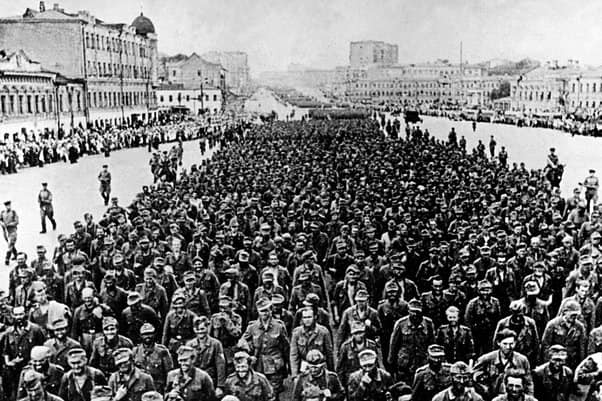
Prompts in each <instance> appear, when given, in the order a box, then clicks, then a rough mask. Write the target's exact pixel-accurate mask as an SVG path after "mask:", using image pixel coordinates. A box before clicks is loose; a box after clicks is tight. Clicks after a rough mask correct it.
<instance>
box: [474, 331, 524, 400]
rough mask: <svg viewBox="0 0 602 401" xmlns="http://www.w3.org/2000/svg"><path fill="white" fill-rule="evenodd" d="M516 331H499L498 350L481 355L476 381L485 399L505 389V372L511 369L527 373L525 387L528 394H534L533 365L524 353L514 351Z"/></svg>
mask: <svg viewBox="0 0 602 401" xmlns="http://www.w3.org/2000/svg"><path fill="white" fill-rule="evenodd" d="M516 337H517V335H516V332H515V331H512V330H509V329H504V330H502V331H500V332H499V333H497V338H496V341H497V345H498V347H499V349H498V350H496V351H491V352H489V353H487V354H485V355H481V357H479V359H478V360H477V363H476V364H475V367H474V381H475V386H476V388H477V391H479V393H480V394H481V395H483V397H484V398H485V399H491V398H492V397H493V396H495V395H496V394H500V393H502V392H503V390H504V387H503V386H504V374H505V373H506V372H507V371H508V370H510V369H522V370H523V372H526V373H525V375H526V376H525V387H526V392H527V393H528V394H533V379H532V377H531V365H530V364H529V360H528V359H527V357H526V356H524V355H523V354H520V353H518V352H516V351H514V348H515V346H516Z"/></svg>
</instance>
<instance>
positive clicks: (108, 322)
mask: <svg viewBox="0 0 602 401" xmlns="http://www.w3.org/2000/svg"><path fill="white" fill-rule="evenodd" d="M117 326H118V324H117V320H116V319H115V318H114V317H110V316H109V317H105V318H104V319H103V320H102V335H101V336H98V337H97V338H96V339H95V340H94V342H93V343H92V352H91V353H90V366H92V367H95V368H97V369H99V370H100V371H101V372H102V373H103V374H105V375H106V376H108V375H110V374H111V373H113V372H114V371H115V363H114V358H113V352H114V351H115V350H117V349H120V348H129V349H131V348H133V347H134V344H133V343H132V341H131V340H130V339H129V338H127V337H124V336H122V335H120V334H117Z"/></svg>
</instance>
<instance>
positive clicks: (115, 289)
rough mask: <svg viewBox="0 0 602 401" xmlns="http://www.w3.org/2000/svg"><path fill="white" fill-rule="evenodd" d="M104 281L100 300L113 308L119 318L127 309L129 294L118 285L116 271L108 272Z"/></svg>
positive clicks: (99, 296)
mask: <svg viewBox="0 0 602 401" xmlns="http://www.w3.org/2000/svg"><path fill="white" fill-rule="evenodd" d="M102 281H103V282H102V285H101V290H100V294H99V295H98V298H99V300H100V302H102V303H103V304H105V305H107V306H108V307H109V308H111V310H112V311H113V314H114V315H115V316H119V315H120V314H121V311H123V310H124V309H125V308H127V299H128V293H127V291H126V290H125V289H123V288H121V287H119V286H118V285H117V281H116V275H115V270H107V272H106V273H105V276H104V278H103V280H102Z"/></svg>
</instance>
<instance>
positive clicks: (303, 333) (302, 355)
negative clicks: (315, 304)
mask: <svg viewBox="0 0 602 401" xmlns="http://www.w3.org/2000/svg"><path fill="white" fill-rule="evenodd" d="M301 311H302V312H301V313H302V315H301V322H302V325H301V327H296V328H295V329H294V330H293V334H292V339H291V351H290V366H291V374H292V376H297V375H298V374H299V373H301V374H302V373H304V371H305V369H304V368H305V366H304V364H303V361H304V360H306V356H307V354H308V353H309V352H310V351H311V350H314V349H317V350H319V351H320V352H321V353H322V355H325V361H326V368H327V369H328V370H331V371H334V351H333V346H332V339H331V337H330V332H329V331H328V329H327V328H326V327H324V326H322V325H320V324H317V323H316V315H315V311H314V310H313V309H312V308H310V307H304V308H303V309H302V310H301Z"/></svg>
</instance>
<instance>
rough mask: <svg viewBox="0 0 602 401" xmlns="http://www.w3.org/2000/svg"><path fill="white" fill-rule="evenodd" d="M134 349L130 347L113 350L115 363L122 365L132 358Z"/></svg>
mask: <svg viewBox="0 0 602 401" xmlns="http://www.w3.org/2000/svg"><path fill="white" fill-rule="evenodd" d="M132 355H133V354H132V350H131V349H129V348H125V347H122V348H117V349H116V350H115V351H113V359H115V365H120V364H122V363H125V362H129V361H130V360H131V359H132Z"/></svg>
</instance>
